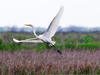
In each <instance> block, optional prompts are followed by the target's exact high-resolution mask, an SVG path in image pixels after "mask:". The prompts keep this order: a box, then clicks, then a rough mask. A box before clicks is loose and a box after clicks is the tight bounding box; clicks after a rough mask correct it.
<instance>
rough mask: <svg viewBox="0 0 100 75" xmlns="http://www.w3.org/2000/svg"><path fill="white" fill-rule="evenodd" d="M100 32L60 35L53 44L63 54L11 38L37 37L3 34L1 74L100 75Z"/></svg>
mask: <svg viewBox="0 0 100 75" xmlns="http://www.w3.org/2000/svg"><path fill="white" fill-rule="evenodd" d="M99 34H100V32H95V33H76V32H72V33H57V34H56V35H55V36H54V37H53V40H54V41H56V44H55V46H56V47H57V48H58V49H59V50H61V51H62V53H63V54H62V55H60V54H58V53H57V52H56V51H55V50H54V49H53V48H51V47H48V46H46V45H45V44H42V43H15V42H13V40H12V38H13V37H14V38H16V39H19V40H21V39H27V38H33V37H35V36H34V35H33V34H32V33H11V32H6V33H0V74H2V75H27V74H28V75H36V74H37V75H39V74H41V75H45V74H62V75H64V74H100V66H99V65H100V54H99V53H100V35H99Z"/></svg>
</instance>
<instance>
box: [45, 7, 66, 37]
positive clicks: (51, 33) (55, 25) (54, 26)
mask: <svg viewBox="0 0 100 75" xmlns="http://www.w3.org/2000/svg"><path fill="white" fill-rule="evenodd" d="M63 9H64V7H61V8H60V10H59V12H58V14H57V15H56V16H55V17H54V19H53V20H52V21H51V23H50V25H49V27H48V28H47V30H46V31H45V33H44V36H46V37H48V38H50V37H53V36H54V34H55V32H56V31H57V28H58V24H59V22H60V18H61V16H62V13H63Z"/></svg>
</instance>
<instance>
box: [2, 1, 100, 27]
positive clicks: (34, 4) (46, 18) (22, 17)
mask: <svg viewBox="0 0 100 75" xmlns="http://www.w3.org/2000/svg"><path fill="white" fill-rule="evenodd" d="M62 5H63V6H64V13H63V16H62V18H61V21H60V24H59V25H60V26H62V27H68V26H71V25H75V26H84V27H100V0H0V27H1V26H13V25H16V26H17V27H24V24H27V23H28V24H32V25H34V26H35V27H38V26H40V27H46V28H47V27H48V25H49V24H50V22H51V20H52V19H53V18H54V17H55V15H56V14H57V13H58V11H59V8H60V6H62Z"/></svg>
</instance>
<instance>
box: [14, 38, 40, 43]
mask: <svg viewBox="0 0 100 75" xmlns="http://www.w3.org/2000/svg"><path fill="white" fill-rule="evenodd" d="M13 40H14V41H15V42H42V40H40V39H38V38H31V39H26V40H17V39H15V38H13Z"/></svg>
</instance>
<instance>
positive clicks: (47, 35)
mask: <svg viewBox="0 0 100 75" xmlns="http://www.w3.org/2000/svg"><path fill="white" fill-rule="evenodd" d="M63 9H64V7H61V8H60V10H59V12H58V14H57V15H56V16H55V17H54V19H53V20H52V21H51V23H50V25H49V27H48V28H47V30H46V31H45V32H44V34H42V35H39V36H38V35H36V33H35V28H34V27H33V25H31V24H25V26H31V27H32V28H33V33H34V35H35V36H36V38H30V39H26V40H20V41H19V40H16V39H14V38H13V40H14V41H15V42H44V43H45V44H48V45H49V46H52V47H53V48H54V49H55V50H56V51H57V52H59V53H60V54H62V53H61V52H60V51H59V50H58V49H57V48H56V47H55V46H54V44H55V41H52V40H51V37H53V36H54V34H55V32H56V31H57V28H58V24H59V22H60V18H61V16H62V13H63Z"/></svg>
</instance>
